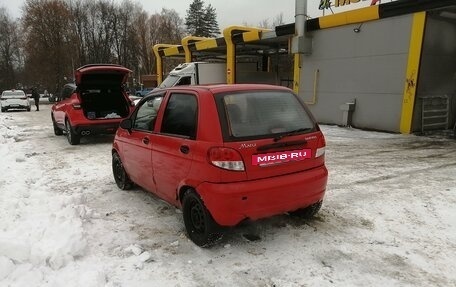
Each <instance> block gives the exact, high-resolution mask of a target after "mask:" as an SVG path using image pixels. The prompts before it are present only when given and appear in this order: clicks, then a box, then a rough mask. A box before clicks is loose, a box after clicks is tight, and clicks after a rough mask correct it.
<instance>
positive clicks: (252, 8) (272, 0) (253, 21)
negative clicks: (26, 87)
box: [0, 0, 386, 30]
mask: <svg viewBox="0 0 456 287" xmlns="http://www.w3.org/2000/svg"><path fill="white" fill-rule="evenodd" d="M114 1H116V2H117V1H118V2H121V0H114ZM295 1H296V0H254V1H252V0H250V1H246V0H203V2H204V3H205V5H208V4H211V5H212V6H213V7H214V8H215V9H216V12H217V20H218V24H219V27H220V30H223V29H224V28H226V27H227V26H230V25H244V24H247V25H251V26H258V25H259V24H260V23H261V22H262V21H263V20H268V22H269V24H272V22H273V20H274V18H275V17H276V16H278V15H279V14H281V13H282V14H283V20H284V22H285V24H287V23H293V22H294V13H295ZM133 2H138V3H141V5H142V6H143V8H144V10H146V11H147V12H148V13H149V14H154V13H156V12H157V13H159V12H160V11H161V10H162V8H167V9H174V10H176V11H177V13H179V15H180V16H181V17H182V18H183V19H184V18H185V16H186V14H187V12H186V10H187V9H188V7H189V6H190V3H192V2H193V0H133ZM307 2H308V5H309V7H308V14H309V15H310V16H311V17H318V16H322V12H321V11H319V10H318V4H319V3H320V1H317V0H308V1H307ZM332 2H334V1H332ZM385 2H386V1H385ZM24 3H25V0H0V7H5V8H6V9H7V11H8V12H9V14H10V15H11V16H12V17H14V18H17V17H20V15H21V7H22V6H23V5H24ZM368 4H370V0H369V1H368V0H362V1H360V2H359V3H357V4H353V5H350V6H347V7H349V8H351V9H353V8H360V7H362V6H366V5H368ZM333 10H334V12H339V11H340V10H341V9H338V10H339V11H338V10H337V9H333Z"/></svg>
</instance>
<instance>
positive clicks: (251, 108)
mask: <svg viewBox="0 0 456 287" xmlns="http://www.w3.org/2000/svg"><path fill="white" fill-rule="evenodd" d="M324 153H325V139H324V136H323V134H322V132H321V131H320V128H319V126H318V125H317V123H316V122H315V120H314V118H313V117H312V115H311V114H310V112H309V110H308V109H307V107H306V106H305V104H304V103H303V102H302V101H300V100H299V98H298V97H297V96H296V95H295V94H294V93H293V92H292V91H291V90H290V89H288V88H284V87H278V86H269V85H247V84H240V85H213V86H186V87H183V86H181V87H174V88H169V89H166V90H159V91H155V92H153V93H151V94H149V95H148V96H146V97H145V98H143V99H142V100H141V101H140V102H139V103H138V105H137V107H136V109H135V111H134V112H133V113H132V114H131V116H130V117H129V118H128V119H125V120H124V121H122V122H121V124H120V128H119V129H118V130H117V133H116V136H115V139H114V143H113V148H112V168H113V174H114V178H115V181H116V183H117V185H118V187H119V188H121V189H127V188H129V187H131V186H132V184H133V183H135V184H137V185H139V186H141V187H143V188H144V189H146V190H148V191H151V192H153V193H154V194H156V195H157V196H159V197H160V198H162V199H164V200H165V201H167V202H169V203H170V204H172V205H174V206H176V207H179V208H182V211H183V217H184V223H185V227H186V230H187V234H188V236H189V238H190V239H191V240H192V241H193V242H194V243H196V244H197V245H199V246H204V245H208V244H211V243H213V242H215V241H216V240H218V239H219V238H221V236H222V234H223V233H222V231H223V228H221V227H224V226H234V225H237V224H238V223H239V222H241V221H243V220H245V219H252V220H255V219H259V218H264V217H269V216H273V215H276V214H281V213H286V212H296V213H298V214H301V215H302V216H306V217H311V216H313V215H314V214H315V213H316V212H318V210H319V209H320V207H321V203H322V200H323V196H324V193H325V190H326V183H327V178H328V171H327V169H326V167H325V157H324Z"/></svg>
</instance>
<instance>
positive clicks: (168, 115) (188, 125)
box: [161, 93, 198, 139]
mask: <svg viewBox="0 0 456 287" xmlns="http://www.w3.org/2000/svg"><path fill="white" fill-rule="evenodd" d="M197 110H198V103H197V99H196V97H195V96H194V95H191V94H179V93H175V94H171V96H170V98H169V101H168V104H167V106H166V109H165V114H164V116H163V122H162V126H161V132H162V133H166V134H174V135H180V136H186V137H189V138H192V139H193V138H195V136H196V127H197Z"/></svg>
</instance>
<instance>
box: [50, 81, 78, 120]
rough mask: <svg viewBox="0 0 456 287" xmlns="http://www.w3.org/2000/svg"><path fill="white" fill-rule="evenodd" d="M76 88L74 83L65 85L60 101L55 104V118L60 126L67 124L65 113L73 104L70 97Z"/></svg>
mask: <svg viewBox="0 0 456 287" xmlns="http://www.w3.org/2000/svg"><path fill="white" fill-rule="evenodd" d="M75 88H76V87H75V86H72V85H65V86H64V87H63V89H62V91H61V93H60V97H59V99H58V102H56V103H55V104H54V106H53V113H54V120H55V122H56V123H57V124H58V125H60V126H64V125H65V113H66V110H67V109H68V108H71V107H70V106H69V105H71V102H70V97H71V95H72V94H73V92H74V90H75Z"/></svg>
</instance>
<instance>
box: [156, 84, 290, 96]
mask: <svg viewBox="0 0 456 287" xmlns="http://www.w3.org/2000/svg"><path fill="white" fill-rule="evenodd" d="M163 90H194V91H203V90H206V91H210V92H212V93H213V94H218V93H225V92H241V91H254V90H263V91H264V90H275V91H287V92H292V90H291V89H289V88H287V87H283V86H276V85H267V84H216V85H194V86H174V87H169V88H165V89H163Z"/></svg>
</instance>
